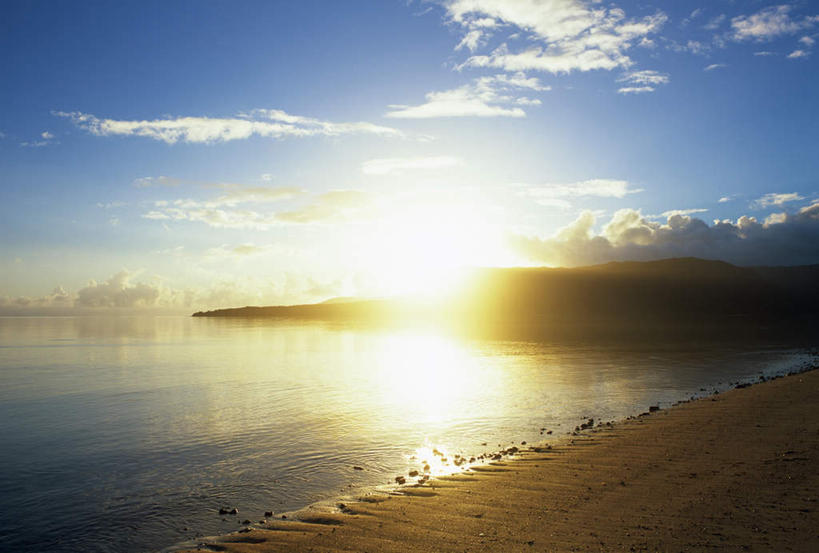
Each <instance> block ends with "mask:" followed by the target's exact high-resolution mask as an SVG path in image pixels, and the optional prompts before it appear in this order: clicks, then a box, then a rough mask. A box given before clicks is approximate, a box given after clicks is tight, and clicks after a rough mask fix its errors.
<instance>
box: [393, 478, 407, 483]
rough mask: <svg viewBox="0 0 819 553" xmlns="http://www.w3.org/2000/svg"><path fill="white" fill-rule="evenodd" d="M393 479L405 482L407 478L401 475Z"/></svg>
mask: <svg viewBox="0 0 819 553" xmlns="http://www.w3.org/2000/svg"><path fill="white" fill-rule="evenodd" d="M395 481H396V482H398V483H399V484H405V483H406V482H407V479H406V478H404V477H403V476H396V477H395Z"/></svg>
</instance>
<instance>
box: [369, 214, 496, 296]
mask: <svg viewBox="0 0 819 553" xmlns="http://www.w3.org/2000/svg"><path fill="white" fill-rule="evenodd" d="M485 211H486V209H485V206H477V207H476V206H455V205H452V204H451V203H448V202H444V201H438V202H436V201H435V200H433V199H431V198H429V199H427V200H426V201H425V202H424V203H419V204H418V205H414V206H410V207H402V208H401V209H399V208H398V207H396V208H394V209H392V210H391V211H390V212H389V213H387V214H386V215H385V216H384V217H383V218H382V219H381V220H380V221H379V224H378V225H377V230H376V232H374V233H372V235H370V236H368V237H366V238H365V239H364V240H363V241H362V251H361V253H360V255H361V256H362V257H363V258H364V262H365V264H366V266H367V272H368V273H369V274H371V275H372V276H373V278H374V279H375V281H376V283H377V287H378V288H379V293H381V294H383V295H397V294H414V295H419V296H421V297H424V298H428V299H437V298H440V297H443V296H446V295H449V294H450V293H451V292H453V291H454V290H455V289H457V287H458V286H459V285H460V284H461V282H462V280H463V277H464V276H465V273H466V269H468V268H470V267H478V266H490V265H492V266H502V265H507V264H510V263H512V261H511V259H512V254H511V253H510V252H509V251H508V250H507V249H506V247H505V245H504V244H503V240H502V236H503V234H502V232H501V231H500V229H499V228H498V227H496V226H494V225H493V224H491V223H490V221H488V220H486V218H485V217H484V216H482V215H483V214H484V213H485Z"/></svg>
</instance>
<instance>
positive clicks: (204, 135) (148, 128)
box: [54, 109, 401, 144]
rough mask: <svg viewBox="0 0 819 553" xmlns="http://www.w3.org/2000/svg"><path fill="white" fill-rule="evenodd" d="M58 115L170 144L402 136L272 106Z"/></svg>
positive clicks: (87, 126) (98, 131) (105, 132)
mask: <svg viewBox="0 0 819 553" xmlns="http://www.w3.org/2000/svg"><path fill="white" fill-rule="evenodd" d="M54 115H57V116H59V117H65V118H67V119H70V120H71V121H72V122H73V123H74V124H75V125H77V126H78V127H79V128H81V129H83V130H86V131H88V132H90V133H91V134H94V135H96V136H144V137H148V138H152V139H154V140H160V141H162V142H165V143H167V144H174V143H176V142H179V141H182V142H189V143H214V142H227V141H230V140H244V139H248V138H250V137H252V136H262V137H269V138H286V137H304V136H339V135H343V134H375V135H379V136H400V135H401V132H400V131H398V130H396V129H393V128H390V127H383V126H380V125H374V124H373V123H367V122H354V123H333V122H330V121H321V120H318V119H313V118H309V117H302V116H299V115H290V114H288V113H285V112H283V111H281V110H268V109H258V110H254V111H252V112H251V113H249V114H241V115H240V116H237V117H226V118H219V117H176V118H166V119H153V120H150V121H146V120H133V121H129V120H117V119H99V118H98V117H96V116H94V115H91V114H88V113H81V112H78V111H75V112H62V111H58V112H54Z"/></svg>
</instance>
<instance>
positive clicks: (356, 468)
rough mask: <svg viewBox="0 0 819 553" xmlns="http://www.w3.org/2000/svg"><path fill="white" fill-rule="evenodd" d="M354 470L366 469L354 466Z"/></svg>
mask: <svg viewBox="0 0 819 553" xmlns="http://www.w3.org/2000/svg"><path fill="white" fill-rule="evenodd" d="M353 470H364V467H359V466H354V467H353Z"/></svg>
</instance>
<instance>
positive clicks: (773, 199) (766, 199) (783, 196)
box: [752, 192, 805, 209]
mask: <svg viewBox="0 0 819 553" xmlns="http://www.w3.org/2000/svg"><path fill="white" fill-rule="evenodd" d="M804 199H805V198H804V197H803V196H800V195H799V194H798V193H796V192H786V193H780V194H777V193H770V194H765V195H764V196H762V197H761V198H759V199H757V200H755V201H754V202H753V204H752V205H753V206H754V207H757V208H760V209H762V208H766V207H771V206H774V205H778V206H781V205H783V204H785V203H787V202H798V201H799V200H804Z"/></svg>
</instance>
